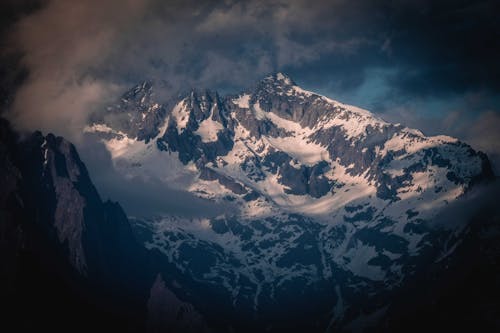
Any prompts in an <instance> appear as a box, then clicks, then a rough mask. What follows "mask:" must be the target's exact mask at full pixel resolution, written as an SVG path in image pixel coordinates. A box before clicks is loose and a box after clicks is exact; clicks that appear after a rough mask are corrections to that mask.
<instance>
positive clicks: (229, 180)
mask: <svg viewBox="0 0 500 333" xmlns="http://www.w3.org/2000/svg"><path fill="white" fill-rule="evenodd" d="M160 89H161V87H156V86H155V84H153V83H152V82H143V83H141V84H139V85H137V86H136V87H134V88H132V89H131V90H130V91H128V92H126V93H125V94H124V95H123V96H122V97H121V99H120V100H118V101H117V102H116V104H113V105H111V106H109V107H108V108H107V109H106V110H105V112H100V113H98V114H96V115H94V116H93V117H92V118H91V120H90V122H89V124H88V126H87V127H86V128H85V132H86V133H87V135H92V136H97V137H98V138H99V139H100V140H101V141H102V142H103V143H104V145H105V146H106V148H107V149H108V150H109V152H110V155H111V157H112V161H113V166H114V168H115V169H116V171H117V172H119V173H121V174H122V175H124V176H125V177H127V178H134V177H137V178H147V179H149V180H154V181H157V182H160V183H162V184H164V186H166V187H170V188H174V189H177V190H183V191H188V192H190V193H192V194H194V195H196V196H198V197H200V198H205V199H208V200H211V201H213V202H214V203H226V202H227V203H230V204H231V205H230V207H232V208H231V209H228V210H227V211H226V212H225V213H224V214H221V215H219V216H217V217H206V218H205V217H200V218H185V217H182V216H172V215H168V214H165V215H162V216H157V217H155V218H150V219H141V218H135V219H133V220H132V222H133V224H134V228H136V229H141V230H147V232H146V233H144V234H143V242H144V244H145V246H146V247H147V248H148V249H151V250H154V249H156V250H157V251H159V253H161V255H162V256H163V259H162V260H164V261H163V263H164V267H170V268H169V269H172V270H175V271H176V272H177V273H176V274H174V275H175V278H174V277H172V276H171V277H170V280H169V278H168V277H165V278H164V280H165V281H162V283H165V284H166V285H175V284H176V283H179V281H180V280H182V281H183V282H181V284H184V285H189V288H190V290H191V292H192V293H196V296H191V297H190V296H189V295H184V297H185V298H186V299H187V300H189V302H190V303H192V304H193V305H194V306H195V307H196V308H197V311H199V312H200V313H201V314H203V315H204V316H205V317H206V318H209V319H208V321H209V322H211V324H212V325H213V326H214V327H218V328H224V329H227V330H230V328H231V327H233V328H234V327H236V328H238V325H242V326H241V327H252V326H251V324H250V323H253V322H255V320H254V319H255V318H259V325H261V326H259V328H263V327H265V328H266V329H269V330H273V329H274V330H277V331H279V330H280V329H285V328H286V322H287V318H290V316H292V315H294V314H300V316H297V317H295V318H297V321H298V322H296V321H294V322H293V327H295V328H301V327H302V328H304V330H307V331H325V330H327V329H332V330H335V329H343V330H350V329H353V330H356V329H363V328H364V327H370V325H374V323H377V320H378V319H379V318H382V317H383V316H384V315H385V313H387V312H388V311H389V312H390V311H391V310H390V307H391V302H390V301H389V300H390V299H391V297H392V296H391V295H395V294H397V293H398V292H399V291H400V290H401V288H402V286H404V285H405V283H406V282H407V281H410V280H411V279H413V278H415V276H416V274H417V272H419V271H420V270H422V269H425V267H428V266H429V265H431V264H432V265H436V264H437V265H439V264H440V263H444V262H446V261H447V260H448V258H451V257H452V256H453V252H454V250H455V249H456V247H457V246H458V245H459V244H460V243H461V242H462V241H463V239H464V237H466V235H467V232H468V230H469V229H468V228H467V227H466V225H464V224H463V223H455V224H446V225H443V223H440V221H439V219H438V218H437V216H438V214H439V212H440V211H441V210H442V209H446V207H448V206H449V205H450V204H451V203H453V202H454V201H456V200H458V199H459V198H461V197H463V196H464V195H465V194H466V193H467V192H468V191H469V190H470V189H471V188H472V187H473V186H474V185H475V184H477V183H480V182H484V181H488V180H490V179H492V177H493V174H492V171H491V168H490V165H489V161H488V159H487V157H486V156H485V155H484V154H483V153H481V152H477V151H475V150H474V149H472V148H471V147H470V146H469V145H467V144H466V143H463V142H460V141H459V140H457V139H454V138H452V137H448V136H443V135H440V136H431V137H429V136H425V135H424V134H423V133H422V132H420V131H419V130H416V129H410V128H407V127H404V126H402V125H400V124H391V123H388V122H386V121H384V120H382V119H380V118H379V117H377V116H375V115H374V114H372V113H370V112H369V111H366V110H363V109H360V108H358V107H355V106H351V105H346V104H343V103H341V102H338V101H335V100H332V99H330V98H328V97H325V96H321V95H318V94H316V93H314V92H310V91H307V90H304V89H302V88H300V87H299V86H298V85H297V84H296V83H295V82H294V81H293V80H292V79H291V78H290V77H288V76H287V75H285V74H283V73H275V74H273V75H270V76H268V77H266V78H264V79H263V80H262V81H260V82H258V83H256V84H255V85H254V87H252V88H251V89H248V90H247V91H244V92H242V93H240V94H237V95H229V96H221V95H220V94H218V93H217V92H212V91H208V90H207V91H196V90H193V91H191V92H189V93H187V94H185V95H182V96H180V97H179V98H177V99H171V100H167V101H165V100H161V99H160V98H159V97H158V96H162V95H164V94H161V91H160ZM138 190H140V189H138ZM193 209H196V207H194V208H193ZM77 250H78V247H76V250H75V251H77ZM80 258H81V256H78V252H75V260H77V261H76V262H75V264H76V265H80V266H82V267H84V266H83V265H84V262H83V261H81V260H80ZM166 275H168V274H166ZM214 300H217V301H214ZM215 303H217V304H216V305H217V306H214V304H215ZM219 313H224V314H225V315H227V316H229V317H230V318H233V319H231V320H229V319H227V316H223V317H221V316H220V315H218V314H219ZM214 318H217V319H214ZM223 318H226V319H223ZM299 318H300V319H299ZM228 320H229V322H228ZM243 325H250V326H243ZM280 325H281V326H280ZM283 325H284V326H283ZM290 325H292V324H290ZM241 327H239V328H240V329H241ZM237 331H238V330H237Z"/></svg>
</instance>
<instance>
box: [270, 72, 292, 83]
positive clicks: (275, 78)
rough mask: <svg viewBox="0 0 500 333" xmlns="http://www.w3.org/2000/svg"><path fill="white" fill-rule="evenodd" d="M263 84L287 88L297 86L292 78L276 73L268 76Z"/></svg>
mask: <svg viewBox="0 0 500 333" xmlns="http://www.w3.org/2000/svg"><path fill="white" fill-rule="evenodd" d="M263 83H267V84H268V83H272V84H278V85H287V86H294V85H296V84H295V82H294V81H293V80H292V78H291V77H290V76H288V75H287V74H285V73H283V72H275V73H273V74H271V75H268V76H266V77H265V78H264V80H263Z"/></svg>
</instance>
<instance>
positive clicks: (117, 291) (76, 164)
mask: <svg viewBox="0 0 500 333" xmlns="http://www.w3.org/2000/svg"><path fill="white" fill-rule="evenodd" d="M0 135H1V136H0V170H1V172H0V175H1V176H0V187H1V189H2V191H1V197H0V217H1V223H0V246H1V250H2V251H1V259H2V260H1V266H0V267H1V278H2V283H1V290H2V295H3V296H2V305H4V306H3V307H2V308H3V309H8V310H7V312H5V313H4V314H5V315H6V317H5V318H6V319H7V320H6V321H4V322H3V323H2V327H3V328H9V327H11V328H12V329H13V330H16V331H31V330H34V329H42V328H43V329H45V328H47V329H50V330H53V331H62V330H64V331H66V330H68V329H71V330H73V331H88V330H102V329H110V330H120V331H133V332H138V331H144V330H145V329H146V328H147V326H146V318H147V311H148V308H147V300H148V298H149V296H150V290H151V288H152V286H153V283H154V277H155V274H156V273H155V272H154V271H155V268H154V265H152V262H153V261H154V260H153V257H154V255H153V254H150V253H148V251H147V250H146V249H145V248H144V247H143V246H142V245H141V244H140V243H138V242H137V240H136V237H135V235H134V234H133V232H132V229H131V226H130V224H129V222H128V219H127V217H126V216H125V214H124V212H123V210H122V208H121V207H120V205H119V204H117V203H113V202H109V201H108V202H103V201H102V200H101V198H100V197H99V194H98V193H97V191H96V189H95V187H94V185H93V184H92V182H91V180H90V178H89V175H88V173H87V170H86V168H85V166H84V164H83V163H82V161H81V160H80V158H79V156H78V153H77V152H76V150H75V147H74V146H73V145H72V144H71V143H69V142H68V141H66V140H64V139H63V138H61V137H55V136H54V135H52V134H49V135H47V136H43V135H42V134H41V133H39V132H37V133H34V134H32V135H30V136H28V137H26V138H23V139H21V138H20V137H18V136H17V135H16V134H15V133H14V132H13V131H12V130H11V129H10V127H9V125H8V123H7V122H6V121H5V120H3V119H1V118H0ZM178 301H179V300H178ZM179 302H180V301H179ZM186 304H187V303H186ZM150 308H154V307H151V306H150ZM158 322H159V323H160V324H163V325H165V324H166V323H165V322H164V321H161V320H160V321H158ZM75 324H76V325H77V327H74V325H75ZM170 324H171V325H173V324H175V319H174V320H172V321H171V323H170Z"/></svg>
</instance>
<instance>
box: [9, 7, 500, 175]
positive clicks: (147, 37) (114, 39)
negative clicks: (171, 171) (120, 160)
mask: <svg viewBox="0 0 500 333" xmlns="http://www.w3.org/2000/svg"><path fill="white" fill-rule="evenodd" d="M375 3H376V4H375ZM495 5H497V6H495ZM0 6H2V8H1V9H0V12H1V14H0V20H1V23H0V37H1V40H0V42H1V44H0V46H1V59H2V63H1V68H0V74H2V75H1V79H0V84H1V95H0V96H1V97H2V100H3V101H4V103H3V104H2V107H3V109H4V111H3V112H4V113H5V114H6V115H7V117H9V118H10V119H11V120H12V121H13V123H14V124H15V125H16V126H17V127H18V128H21V129H30V130H31V129H42V130H44V131H52V132H55V133H57V134H60V135H65V136H67V137H70V138H72V139H74V140H78V139H77V137H76V136H77V135H76V133H80V130H81V127H82V125H83V124H84V123H85V120H86V117H87V116H88V115H89V113H90V112H93V111H94V110H96V109H99V108H102V107H103V105H105V104H106V103H109V101H112V100H114V99H115V98H117V96H119V95H120V94H121V93H122V92H123V91H124V90H126V89H127V88H130V87H131V86H132V85H134V84H135V83H137V82H138V81H140V80H143V79H153V80H162V81H164V83H165V87H166V88H165V98H167V97H168V96H169V95H171V94H177V93H178V92H179V91H182V90H185V89H189V88H191V87H194V88H210V89H217V90H219V91H222V92H231V93H232V92H238V91H240V90H242V89H244V88H246V87H248V86H250V85H252V84H253V83H254V82H255V81H257V80H259V79H261V78H262V77H264V76H265V75H266V74H268V73H270V72H274V71H283V72H285V73H287V74H289V75H290V76H291V77H292V78H293V79H294V80H295V81H296V82H297V83H298V84H299V85H301V86H302V87H304V88H306V89H309V90H315V91H317V92H320V93H322V94H325V95H328V96H329V97H332V98H335V99H338V100H340V101H343V102H347V103H350V104H355V105H358V106H361V107H364V108H367V109H369V110H371V111H373V112H374V113H376V114H378V115H380V116H381V117H382V118H384V119H386V120H389V121H394V122H401V123H403V124H405V125H408V126H411V127H416V128H419V129H421V130H422V131H423V132H424V133H426V134H438V133H439V134H448V135H452V136H456V137H458V138H460V139H462V140H465V141H466V142H468V143H470V144H472V145H473V146H474V147H475V148H477V149H481V150H483V151H485V152H487V153H488V154H489V155H490V158H491V159H492V160H493V163H494V167H495V170H496V172H497V174H498V173H499V170H500V165H499V164H500V94H499V92H500V61H499V59H500V26H499V25H500V23H499V22H500V20H498V8H497V7H498V2H497V1H462V0H454V1H448V0H441V1H427V0H416V1H413V0H401V1H383V0H382V1H341V0H333V1H314V0H304V1H302V0H299V1H259V0H255V1H229V0H227V1H190V0H187V1H186V0H184V1H168V0H165V1H160V0H107V1H104V0H87V1H76V0H75V1H73V0H44V1H34V0H3V1H2V5H0ZM5 101H7V103H5Z"/></svg>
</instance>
